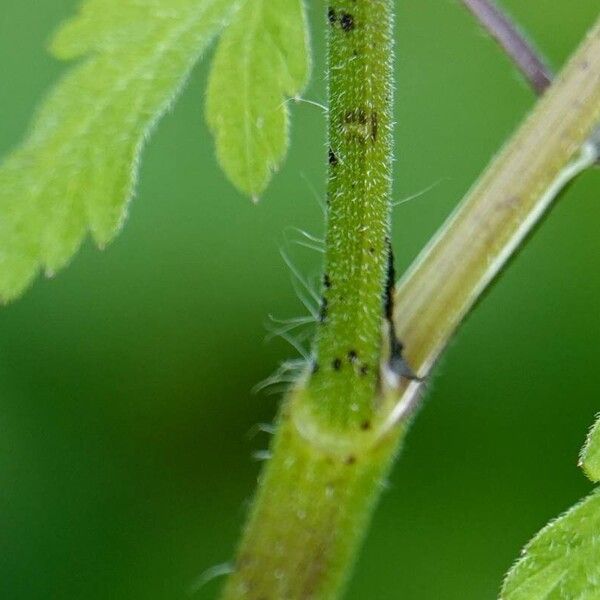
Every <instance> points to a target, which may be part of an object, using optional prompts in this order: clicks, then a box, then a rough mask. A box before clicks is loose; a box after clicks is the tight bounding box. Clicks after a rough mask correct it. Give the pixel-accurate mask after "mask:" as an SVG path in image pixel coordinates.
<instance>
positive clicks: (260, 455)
mask: <svg viewBox="0 0 600 600" xmlns="http://www.w3.org/2000/svg"><path fill="white" fill-rule="evenodd" d="M271 456H272V454H271V452H270V451H269V450H256V451H254V452H253V453H252V458H253V459H254V460H255V461H257V462H265V461H267V460H270V459H271Z"/></svg>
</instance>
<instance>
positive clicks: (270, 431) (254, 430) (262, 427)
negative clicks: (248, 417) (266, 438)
mask: <svg viewBox="0 0 600 600" xmlns="http://www.w3.org/2000/svg"><path fill="white" fill-rule="evenodd" d="M276 430H277V427H276V426H275V425H273V424H272V423H255V424H254V425H252V427H250V429H249V430H248V431H247V433H246V437H247V438H248V439H249V440H252V439H254V438H255V437H256V436H257V435H258V434H259V433H266V434H267V435H274V434H275V431H276Z"/></svg>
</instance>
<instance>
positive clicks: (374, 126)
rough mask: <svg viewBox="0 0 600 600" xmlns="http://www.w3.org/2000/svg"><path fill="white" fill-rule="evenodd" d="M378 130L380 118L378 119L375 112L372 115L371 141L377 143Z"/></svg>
mask: <svg viewBox="0 0 600 600" xmlns="http://www.w3.org/2000/svg"><path fill="white" fill-rule="evenodd" d="M378 129H379V121H378V117H377V112H376V111H373V114H372V115H371V139H372V140H373V142H376V141H377V133H378Z"/></svg>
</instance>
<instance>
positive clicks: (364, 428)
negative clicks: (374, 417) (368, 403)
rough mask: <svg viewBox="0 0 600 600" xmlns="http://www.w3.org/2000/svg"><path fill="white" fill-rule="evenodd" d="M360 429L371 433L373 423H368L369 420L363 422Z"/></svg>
mask: <svg viewBox="0 0 600 600" xmlns="http://www.w3.org/2000/svg"><path fill="white" fill-rule="evenodd" d="M360 428H361V429H362V430H363V431H369V429H371V421H368V420H367V421H363V422H362V423H361V424H360Z"/></svg>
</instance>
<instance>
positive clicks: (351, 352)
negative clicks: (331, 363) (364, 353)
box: [348, 350, 358, 363]
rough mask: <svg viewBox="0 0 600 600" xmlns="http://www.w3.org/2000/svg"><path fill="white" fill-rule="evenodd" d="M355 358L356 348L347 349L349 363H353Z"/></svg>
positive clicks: (356, 355) (356, 354)
mask: <svg viewBox="0 0 600 600" xmlns="http://www.w3.org/2000/svg"><path fill="white" fill-rule="evenodd" d="M357 358H358V353H357V352H356V350H349V351H348V360H349V361H350V362H351V363H353V362H354V361H355V360H356V359H357Z"/></svg>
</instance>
